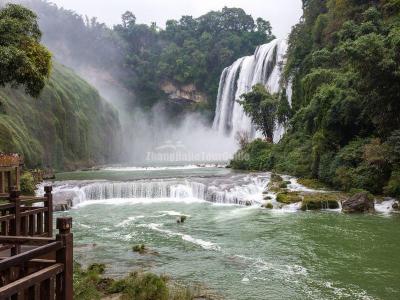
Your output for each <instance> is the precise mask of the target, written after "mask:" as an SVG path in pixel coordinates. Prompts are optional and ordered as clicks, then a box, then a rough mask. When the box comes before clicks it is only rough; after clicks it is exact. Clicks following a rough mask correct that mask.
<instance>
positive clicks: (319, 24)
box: [232, 0, 400, 196]
mask: <svg viewBox="0 0 400 300" xmlns="http://www.w3.org/2000/svg"><path fill="white" fill-rule="evenodd" d="M303 5H304V18H303V19H302V21H301V22H300V23H299V24H298V25H296V26H295V27H294V28H293V31H292V33H291V35H290V39H289V52H288V62H287V66H286V78H285V80H286V81H287V82H290V83H293V97H292V110H291V111H289V112H288V116H289V117H291V116H292V115H293V117H291V119H290V121H289V124H288V128H287V129H288V132H287V134H286V135H285V137H284V138H283V140H282V141H281V142H280V143H279V144H278V145H271V144H269V143H265V142H262V141H256V142H254V143H252V144H250V145H247V146H246V147H245V149H244V150H243V151H244V152H247V153H249V154H250V156H251V160H250V161H242V160H235V161H233V162H232V165H233V166H234V167H238V168H248V169H263V170H264V169H275V170H277V171H281V172H289V173H292V174H294V175H298V176H304V177H312V178H317V179H319V180H321V181H324V182H326V183H328V184H330V185H332V186H334V187H336V188H340V189H343V190H350V189H352V188H357V189H366V190H369V191H371V192H373V193H378V194H379V193H385V194H387V195H392V196H396V195H397V196H398V195H400V168H399V163H400V130H399V129H400V118H399V115H400V101H399V99H400V2H399V1H398V0H383V1H367V0H329V1H321V0H307V1H306V0H304V1H303Z"/></svg>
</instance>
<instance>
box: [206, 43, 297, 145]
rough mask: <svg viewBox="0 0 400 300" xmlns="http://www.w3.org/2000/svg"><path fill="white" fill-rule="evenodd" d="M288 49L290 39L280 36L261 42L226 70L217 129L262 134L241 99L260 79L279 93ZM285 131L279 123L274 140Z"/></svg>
mask: <svg viewBox="0 0 400 300" xmlns="http://www.w3.org/2000/svg"><path fill="white" fill-rule="evenodd" d="M286 51H287V42H286V40H280V39H276V40H273V41H272V42H270V43H268V44H265V45H262V46H259V47H258V48H257V49H256V51H255V53H254V55H252V56H246V57H242V58H240V59H238V60H237V61H235V62H234V63H233V64H232V65H231V66H230V67H227V68H226V69H225V70H224V71H223V72H222V75H221V79H220V84H219V89H218V97H217V107H216V111H215V119H214V123H213V128H214V129H215V130H217V131H218V132H220V133H221V134H223V135H226V136H231V137H232V138H233V137H234V136H235V134H236V133H237V132H248V133H249V134H250V136H251V137H252V138H254V137H256V136H259V133H258V132H257V131H256V130H255V128H254V126H253V125H252V123H251V120H250V118H249V117H248V116H247V115H246V114H245V113H244V110H243V107H242V106H241V105H240V104H239V103H238V102H237V100H239V99H240V96H241V95H243V94H245V93H248V92H250V91H251V88H252V87H253V86H254V85H255V84H257V83H261V84H263V85H264V86H265V87H266V88H267V89H268V91H269V92H270V93H278V92H279V91H280V89H281V82H280V79H281V74H282V65H283V64H284V63H285V59H284V55H285V53H286ZM288 97H290V94H289V93H288ZM289 103H290V99H289ZM283 131H284V130H283V128H282V126H281V125H280V124H277V126H276V130H275V133H274V141H278V140H279V139H280V138H281V136H282V134H283Z"/></svg>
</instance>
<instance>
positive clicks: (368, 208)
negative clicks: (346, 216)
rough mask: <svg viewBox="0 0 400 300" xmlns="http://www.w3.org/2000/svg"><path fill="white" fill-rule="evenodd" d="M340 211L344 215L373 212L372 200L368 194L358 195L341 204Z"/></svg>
mask: <svg viewBox="0 0 400 300" xmlns="http://www.w3.org/2000/svg"><path fill="white" fill-rule="evenodd" d="M342 211H343V212H346V213H358V212H360V213H361V212H374V211H375V205H374V199H373V198H372V197H371V196H370V195H369V194H368V193H358V194H355V195H354V196H352V197H350V198H349V199H347V200H346V201H344V202H343V203H342Z"/></svg>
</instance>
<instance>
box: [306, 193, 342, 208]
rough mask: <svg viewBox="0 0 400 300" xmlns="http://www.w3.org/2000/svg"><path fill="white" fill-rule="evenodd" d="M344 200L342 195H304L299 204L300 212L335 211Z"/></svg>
mask: <svg viewBox="0 0 400 300" xmlns="http://www.w3.org/2000/svg"><path fill="white" fill-rule="evenodd" d="M344 199H345V196H344V194H342V193H335V192H332V193H305V194H304V195H303V201H302V203H301V209H302V210H317V209H337V208H339V207H340V205H339V203H340V202H341V201H343V200H344Z"/></svg>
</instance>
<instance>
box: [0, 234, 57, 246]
mask: <svg viewBox="0 0 400 300" xmlns="http://www.w3.org/2000/svg"><path fill="white" fill-rule="evenodd" d="M54 241H55V240H54V239H53V238H48V237H31V236H24V237H21V236H9V235H0V244H31V245H39V244H40V245H46V244H49V243H51V242H54Z"/></svg>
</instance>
